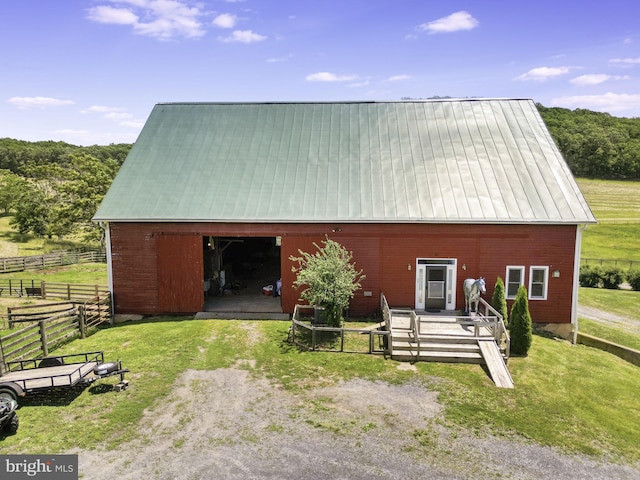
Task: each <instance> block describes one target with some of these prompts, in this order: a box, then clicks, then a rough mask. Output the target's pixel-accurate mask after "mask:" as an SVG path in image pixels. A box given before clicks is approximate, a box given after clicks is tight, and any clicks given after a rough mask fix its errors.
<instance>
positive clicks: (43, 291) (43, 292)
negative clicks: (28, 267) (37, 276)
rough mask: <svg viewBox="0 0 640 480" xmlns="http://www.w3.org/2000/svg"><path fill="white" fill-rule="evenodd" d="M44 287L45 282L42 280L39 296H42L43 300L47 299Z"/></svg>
mask: <svg viewBox="0 0 640 480" xmlns="http://www.w3.org/2000/svg"><path fill="white" fill-rule="evenodd" d="M45 285H46V283H45V281H44V280H42V281H41V282H40V295H42V298H44V299H46V298H47V291H46V290H45V288H44V287H45Z"/></svg>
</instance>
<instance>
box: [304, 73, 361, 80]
mask: <svg viewBox="0 0 640 480" xmlns="http://www.w3.org/2000/svg"><path fill="white" fill-rule="evenodd" d="M305 78H306V80H307V81H308V82H350V81H352V80H356V79H357V78H358V76H357V75H336V74H335V73H330V72H317V73H311V74H309V75H307V76H306V77H305Z"/></svg>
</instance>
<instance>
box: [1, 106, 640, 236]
mask: <svg viewBox="0 0 640 480" xmlns="http://www.w3.org/2000/svg"><path fill="white" fill-rule="evenodd" d="M536 106H537V108H538V111H539V112H540V114H541V116H542V118H543V120H544V121H545V123H546V124H547V126H548V128H549V131H550V133H551V136H552V137H553V139H554V140H555V142H556V144H557V145H558V148H559V149H560V151H561V152H562V155H563V156H564V158H565V159H566V161H567V163H568V165H569V168H570V169H571V171H572V172H573V174H574V175H575V176H577V177H586V178H596V179H619V180H631V179H634V180H635V179H640V118H620V117H613V116H611V115H609V114H607V113H598V112H593V111H590V110H583V109H577V110H568V109H566V108H555V107H554V108H548V107H545V106H543V105H540V104H537V105H536ZM131 147H132V145H130V144H111V145H104V146H100V145H92V146H87V147H81V146H76V145H71V144H68V143H65V142H54V141H45V142H27V141H23V140H14V139H11V138H0V214H2V213H4V214H5V215H12V219H11V222H12V224H13V226H14V227H15V228H16V229H17V230H18V231H19V232H21V233H33V234H36V235H49V236H57V237H59V238H62V237H64V236H68V235H71V234H83V235H84V236H85V237H86V238H87V239H89V240H97V239H99V238H101V236H102V230H101V228H100V227H99V226H98V225H96V224H94V223H93V222H91V218H92V216H93V215H94V213H95V211H96V209H97V208H98V205H99V204H100V202H101V201H102V198H103V197H104V195H105V193H106V192H107V190H108V188H109V186H110V185H111V182H112V181H113V179H114V178H115V175H116V173H117V172H118V169H119V168H120V165H122V163H123V162H124V160H125V158H126V156H127V154H128V153H129V150H130V149H131Z"/></svg>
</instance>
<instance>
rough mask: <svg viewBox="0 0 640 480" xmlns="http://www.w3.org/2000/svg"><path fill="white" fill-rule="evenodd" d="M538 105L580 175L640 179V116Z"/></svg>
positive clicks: (566, 157)
mask: <svg viewBox="0 0 640 480" xmlns="http://www.w3.org/2000/svg"><path fill="white" fill-rule="evenodd" d="M537 107H538V111H539V112H540V115H541V116H542V119H543V120H544V122H545V123H546V124H547V127H548V128H549V131H550V132H551V136H552V137H553V139H554V140H555V142H556V145H558V148H559V149H560V152H562V155H563V157H564V158H565V160H566V161H567V163H568V164H569V168H571V171H572V173H573V174H574V175H575V176H576V177H584V178H595V179H609V180H638V179H640V118H638V117H636V118H621V117H613V116H611V115H609V114H608V113H599V112H593V111H591V110H582V109H576V110H568V109H566V108H557V107H554V108H547V107H544V106H542V105H540V104H538V105H537Z"/></svg>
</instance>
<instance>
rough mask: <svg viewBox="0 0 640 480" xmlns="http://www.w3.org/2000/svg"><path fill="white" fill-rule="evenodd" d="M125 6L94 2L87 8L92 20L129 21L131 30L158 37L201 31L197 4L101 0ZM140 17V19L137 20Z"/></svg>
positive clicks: (172, 0)
mask: <svg viewBox="0 0 640 480" xmlns="http://www.w3.org/2000/svg"><path fill="white" fill-rule="evenodd" d="M103 1H106V2H111V3H116V4H119V5H120V4H123V3H124V4H127V7H112V6H109V5H98V6H96V7H92V8H89V9H88V10H87V12H88V14H87V18H88V19H89V20H92V21H94V22H98V23H106V24H115V25H131V26H132V27H133V31H134V33H137V34H139V35H147V36H150V37H154V38H159V39H162V40H167V39H170V38H173V37H187V38H192V37H200V36H202V35H204V34H205V31H204V29H203V28H202V23H201V22H200V21H199V17H201V16H202V15H204V13H203V12H202V10H201V9H200V7H199V6H189V4H188V3H187V2H186V1H185V0H120V1H118V0H103ZM141 19H144V20H141Z"/></svg>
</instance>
